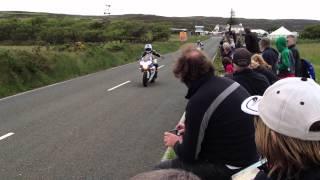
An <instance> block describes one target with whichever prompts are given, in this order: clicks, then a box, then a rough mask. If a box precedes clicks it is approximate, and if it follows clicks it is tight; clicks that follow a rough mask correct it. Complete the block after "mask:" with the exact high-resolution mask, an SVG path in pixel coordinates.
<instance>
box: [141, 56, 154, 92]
mask: <svg viewBox="0 0 320 180" xmlns="http://www.w3.org/2000/svg"><path fill="white" fill-rule="evenodd" d="M154 63H157V59H153V57H152V55H151V54H147V55H146V56H144V57H143V58H141V59H140V62H139V64H140V69H141V72H142V73H143V76H142V84H143V86H144V87H147V86H148V83H154V82H155V80H156V77H157V73H158V72H157V71H156V67H155V66H154Z"/></svg>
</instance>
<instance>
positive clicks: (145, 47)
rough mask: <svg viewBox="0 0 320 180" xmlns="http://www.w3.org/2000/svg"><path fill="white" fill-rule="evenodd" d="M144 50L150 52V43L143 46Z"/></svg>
mask: <svg viewBox="0 0 320 180" xmlns="http://www.w3.org/2000/svg"><path fill="white" fill-rule="evenodd" d="M144 50H145V51H147V52H151V51H152V45H151V44H146V45H145V46H144Z"/></svg>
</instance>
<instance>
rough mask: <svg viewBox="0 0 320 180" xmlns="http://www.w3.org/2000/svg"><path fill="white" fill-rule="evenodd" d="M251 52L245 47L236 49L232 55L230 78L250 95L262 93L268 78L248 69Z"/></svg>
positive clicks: (267, 83) (267, 84) (267, 85)
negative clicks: (231, 75) (231, 73)
mask: <svg viewBox="0 0 320 180" xmlns="http://www.w3.org/2000/svg"><path fill="white" fill-rule="evenodd" d="M251 56H252V54H251V53H250V52H249V51H248V50H247V49H245V48H239V49H236V50H235V52H234V57H233V68H234V71H235V72H234V74H233V77H232V79H233V80H234V81H236V82H238V83H239V84H241V85H242V86H243V87H244V88H245V89H246V90H247V91H248V92H249V93H250V94H251V95H262V94H263V93H264V91H265V90H266V89H267V88H268V87H269V85H270V83H269V81H268V79H267V78H266V77H265V76H264V75H262V74H260V73H257V72H255V71H253V70H252V69H250V64H251Z"/></svg>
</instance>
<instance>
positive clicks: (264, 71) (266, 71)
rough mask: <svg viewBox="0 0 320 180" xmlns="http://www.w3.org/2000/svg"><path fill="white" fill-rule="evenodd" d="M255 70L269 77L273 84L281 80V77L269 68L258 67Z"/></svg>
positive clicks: (270, 82)
mask: <svg viewBox="0 0 320 180" xmlns="http://www.w3.org/2000/svg"><path fill="white" fill-rule="evenodd" d="M253 71H255V72H257V73H260V74H262V75H264V76H265V77H266V78H267V79H268V81H269V84H270V85H272V84H273V83H275V82H276V81H278V80H279V78H278V77H277V76H276V74H275V73H273V72H272V71H271V70H269V69H264V68H261V67H258V68H256V69H254V70H253Z"/></svg>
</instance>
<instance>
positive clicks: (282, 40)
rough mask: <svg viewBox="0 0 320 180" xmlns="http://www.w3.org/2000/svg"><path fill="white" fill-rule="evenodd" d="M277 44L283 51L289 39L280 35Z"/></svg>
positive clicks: (279, 49)
mask: <svg viewBox="0 0 320 180" xmlns="http://www.w3.org/2000/svg"><path fill="white" fill-rule="evenodd" d="M276 46H277V49H278V51H280V52H282V51H283V50H284V49H286V48H287V39H286V38H284V37H280V38H278V39H277V40H276Z"/></svg>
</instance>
